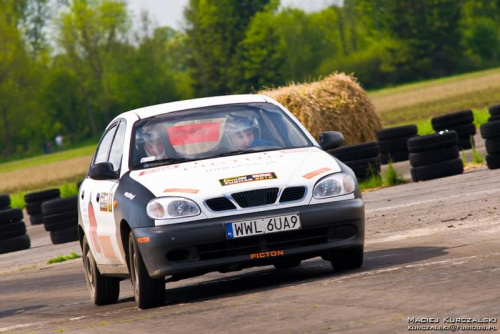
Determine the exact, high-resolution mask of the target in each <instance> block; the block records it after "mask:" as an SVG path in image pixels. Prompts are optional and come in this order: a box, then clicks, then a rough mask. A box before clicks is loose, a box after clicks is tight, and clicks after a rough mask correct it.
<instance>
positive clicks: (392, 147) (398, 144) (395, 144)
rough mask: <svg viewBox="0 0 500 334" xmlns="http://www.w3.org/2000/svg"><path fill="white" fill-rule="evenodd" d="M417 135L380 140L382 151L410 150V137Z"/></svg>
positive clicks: (379, 144) (379, 145)
mask: <svg viewBox="0 0 500 334" xmlns="http://www.w3.org/2000/svg"><path fill="white" fill-rule="evenodd" d="M413 137H416V136H410V137H401V138H394V139H391V140H381V141H379V142H378V147H379V149H380V153H387V152H392V151H402V150H406V151H408V139H410V138H413Z"/></svg>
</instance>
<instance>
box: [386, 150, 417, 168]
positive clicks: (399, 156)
mask: <svg viewBox="0 0 500 334" xmlns="http://www.w3.org/2000/svg"><path fill="white" fill-rule="evenodd" d="M409 154H410V153H409V152H408V150H400V151H390V152H387V153H384V154H382V153H381V154H380V163H381V164H384V165H386V164H388V163H389V159H390V160H391V161H392V162H400V161H407V160H408V155H409Z"/></svg>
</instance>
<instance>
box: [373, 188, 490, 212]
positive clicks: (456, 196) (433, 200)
mask: <svg viewBox="0 0 500 334" xmlns="http://www.w3.org/2000/svg"><path fill="white" fill-rule="evenodd" d="M498 192H499V191H498V189H493V190H481V191H476V192H474V193H467V197H469V196H470V195H476V194H477V195H479V194H498ZM459 197H464V194H459V195H452V196H447V197H444V198H441V199H440V200H439V201H441V202H442V201H444V200H450V199H453V198H459ZM432 202H434V203H437V202H438V201H437V200H436V199H435V198H433V199H426V200H423V201H416V202H410V203H405V204H398V205H393V206H384V207H383V208H377V209H370V208H366V206H365V212H377V211H384V210H393V209H399V208H405V207H408V206H414V205H415V206H416V205H420V204H426V203H432ZM366 204H367V205H369V204H370V202H368V203H366Z"/></svg>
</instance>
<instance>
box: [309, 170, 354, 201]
mask: <svg viewBox="0 0 500 334" xmlns="http://www.w3.org/2000/svg"><path fill="white" fill-rule="evenodd" d="M355 189H356V181H354V178H353V177H352V176H351V175H349V174H343V173H337V174H331V175H328V176H325V177H324V178H322V179H321V180H319V181H318V182H317V183H316V185H315V186H314V189H313V197H314V198H326V197H333V196H340V195H347V194H350V193H352V192H353V191H354V190H355Z"/></svg>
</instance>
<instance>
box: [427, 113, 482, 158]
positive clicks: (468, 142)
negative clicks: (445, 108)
mask: <svg viewBox="0 0 500 334" xmlns="http://www.w3.org/2000/svg"><path fill="white" fill-rule="evenodd" d="M431 124H432V128H433V129H434V131H436V132H440V131H445V130H448V131H452V130H453V131H456V132H457V134H458V138H459V142H458V146H459V148H460V149H461V150H468V149H470V148H472V145H475V144H474V135H475V134H476V127H475V125H474V114H473V113H472V110H462V111H457V112H454V113H450V114H446V115H442V116H436V117H434V118H432V119H431Z"/></svg>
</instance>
